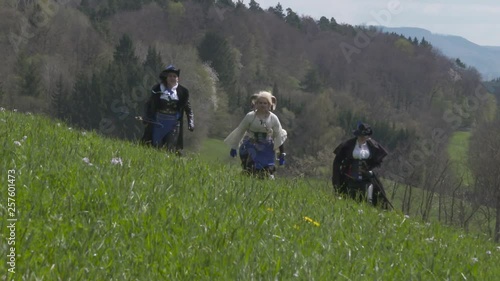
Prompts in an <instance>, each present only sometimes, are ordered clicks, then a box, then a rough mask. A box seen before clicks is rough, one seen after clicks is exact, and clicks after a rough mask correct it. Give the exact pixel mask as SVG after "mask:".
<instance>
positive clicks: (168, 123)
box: [152, 113, 179, 147]
mask: <svg viewBox="0 0 500 281" xmlns="http://www.w3.org/2000/svg"><path fill="white" fill-rule="evenodd" d="M155 121H156V123H155V124H154V126H153V138H152V143H153V145H154V146H158V147H159V146H163V145H164V144H165V143H166V142H167V140H168V142H173V143H176V142H177V139H176V137H178V131H179V129H178V127H179V121H178V118H177V115H169V114H162V113H157V114H156V120H155Z"/></svg>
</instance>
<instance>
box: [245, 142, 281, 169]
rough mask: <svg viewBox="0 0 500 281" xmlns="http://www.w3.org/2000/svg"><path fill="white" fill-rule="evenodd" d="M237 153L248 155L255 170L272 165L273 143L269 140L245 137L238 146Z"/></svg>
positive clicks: (273, 159)
mask: <svg viewBox="0 0 500 281" xmlns="http://www.w3.org/2000/svg"><path fill="white" fill-rule="evenodd" d="M239 154H240V156H245V155H248V156H249V157H250V159H251V160H252V161H253V162H254V164H255V169H257V170H261V169H264V168H267V167H270V166H274V161H275V155H274V143H273V141H271V140H259V141H256V140H254V139H251V138H248V139H245V140H243V143H242V144H241V146H240V149H239Z"/></svg>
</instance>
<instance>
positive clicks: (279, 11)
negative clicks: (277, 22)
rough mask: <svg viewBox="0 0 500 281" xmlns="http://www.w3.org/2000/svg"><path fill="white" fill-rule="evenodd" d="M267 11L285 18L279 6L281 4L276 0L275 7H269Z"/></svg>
mask: <svg viewBox="0 0 500 281" xmlns="http://www.w3.org/2000/svg"><path fill="white" fill-rule="evenodd" d="M269 11H270V12H271V13H273V14H275V15H276V16H278V17H279V18H280V19H284V18H285V13H284V12H283V7H282V6H281V4H280V3H279V2H278V4H277V5H276V7H274V8H273V7H270V8H269Z"/></svg>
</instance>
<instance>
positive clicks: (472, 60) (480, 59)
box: [379, 27, 500, 81]
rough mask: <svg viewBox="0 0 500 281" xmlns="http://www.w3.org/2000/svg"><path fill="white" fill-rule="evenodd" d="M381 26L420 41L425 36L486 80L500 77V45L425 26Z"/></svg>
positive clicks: (388, 30) (434, 45) (391, 31)
mask: <svg viewBox="0 0 500 281" xmlns="http://www.w3.org/2000/svg"><path fill="white" fill-rule="evenodd" d="M379 28H381V30H382V31H383V32H387V33H396V34H401V35H403V36H405V37H411V38H414V37H416V38H417V39H418V40H419V41H420V40H422V38H425V40H426V41H428V42H430V43H431V44H432V46H433V47H434V48H437V49H439V50H440V51H441V52H442V53H443V54H444V55H445V56H447V57H449V58H451V59H456V58H459V59H460V60H461V61H462V62H463V63H465V64H466V65H467V66H472V67H474V68H476V69H477V71H479V73H481V75H482V78H483V80H485V81H489V80H492V79H495V78H498V77H500V46H481V45H478V44H475V43H473V42H471V41H469V40H467V39H465V38H463V37H460V36H455V35H445V34H436V33H432V32H431V31H429V30H426V29H423V28H415V27H379Z"/></svg>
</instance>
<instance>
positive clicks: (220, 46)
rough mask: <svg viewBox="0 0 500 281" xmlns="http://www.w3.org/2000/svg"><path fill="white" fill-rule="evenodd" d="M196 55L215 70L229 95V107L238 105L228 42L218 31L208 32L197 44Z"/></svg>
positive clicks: (232, 60)
mask: <svg viewBox="0 0 500 281" xmlns="http://www.w3.org/2000/svg"><path fill="white" fill-rule="evenodd" d="M198 55H199V56H200V59H201V60H202V61H204V62H208V63H209V64H210V65H211V66H212V68H213V69H215V71H216V72H217V75H218V77H219V81H220V83H221V86H222V87H223V88H224V90H225V91H226V92H227V93H228V95H229V98H228V99H229V108H236V107H238V106H239V103H238V100H239V97H238V96H237V95H235V94H236V93H237V92H236V74H237V73H236V58H235V55H234V53H233V51H232V48H231V46H230V44H229V42H228V41H227V40H226V39H225V38H224V37H222V36H221V35H219V34H218V33H215V32H208V33H207V34H205V36H204V37H203V39H202V41H201V42H200V45H198Z"/></svg>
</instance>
